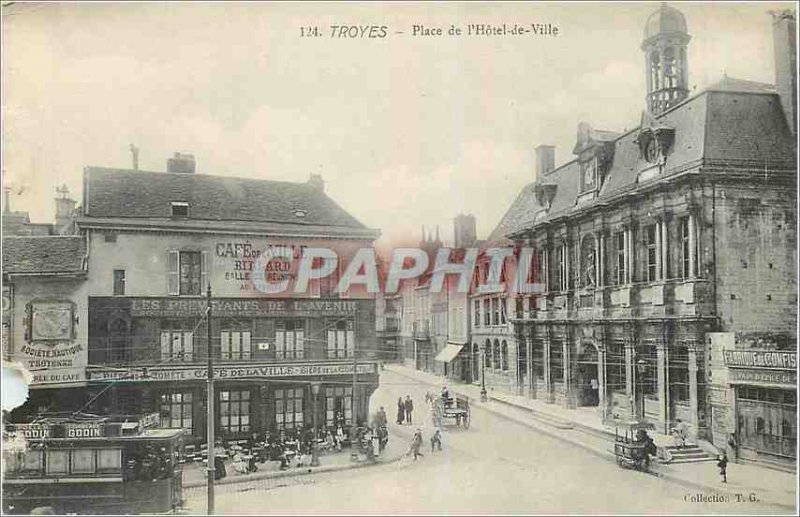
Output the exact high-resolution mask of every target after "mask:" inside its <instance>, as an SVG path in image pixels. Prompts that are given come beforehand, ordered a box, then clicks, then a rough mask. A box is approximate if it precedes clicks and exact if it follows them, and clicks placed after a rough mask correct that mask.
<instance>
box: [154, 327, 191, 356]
mask: <svg viewBox="0 0 800 517" xmlns="http://www.w3.org/2000/svg"><path fill="white" fill-rule="evenodd" d="M192 328H193V325H192V323H191V322H188V321H177V320H175V321H169V320H168V321H162V322H161V360H162V361H191V360H192V358H193V356H194V342H193V336H192Z"/></svg>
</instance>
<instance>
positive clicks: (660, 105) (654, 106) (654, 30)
mask: <svg viewBox="0 0 800 517" xmlns="http://www.w3.org/2000/svg"><path fill="white" fill-rule="evenodd" d="M690 39H691V36H689V33H688V32H687V30H686V18H684V16H683V13H681V12H680V11H678V10H677V9H675V8H673V7H670V6H668V5H667V4H666V2H662V4H661V7H660V8H659V9H658V11H656V12H654V13H653V14H651V15H650V17H649V18H647V23H646V24H645V28H644V41H643V42H642V50H643V51H644V56H645V70H646V73H647V110H648V111H650V112H651V113H653V114H654V115H658V114H660V113H663V112H664V111H666V110H668V109H669V108H671V107H673V106H675V105H676V104H679V103H680V102H682V101H683V100H684V99H686V97H688V95H689V86H688V85H689V75H688V62H687V58H686V47H687V45H688V44H689V40H690Z"/></svg>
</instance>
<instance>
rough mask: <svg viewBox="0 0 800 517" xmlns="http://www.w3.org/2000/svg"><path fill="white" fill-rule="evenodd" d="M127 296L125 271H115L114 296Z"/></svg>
mask: <svg viewBox="0 0 800 517" xmlns="http://www.w3.org/2000/svg"><path fill="white" fill-rule="evenodd" d="M124 295H125V270H124V269H115V270H114V296H124Z"/></svg>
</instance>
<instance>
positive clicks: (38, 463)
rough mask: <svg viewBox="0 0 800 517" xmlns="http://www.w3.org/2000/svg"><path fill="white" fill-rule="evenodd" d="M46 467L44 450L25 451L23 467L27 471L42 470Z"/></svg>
mask: <svg viewBox="0 0 800 517" xmlns="http://www.w3.org/2000/svg"><path fill="white" fill-rule="evenodd" d="M42 467H44V451H25V459H24V460H23V463H22V469H23V470H27V471H41V470H42Z"/></svg>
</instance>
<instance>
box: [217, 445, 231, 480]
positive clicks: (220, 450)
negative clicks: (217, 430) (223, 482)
mask: <svg viewBox="0 0 800 517" xmlns="http://www.w3.org/2000/svg"><path fill="white" fill-rule="evenodd" d="M213 451H214V479H222V478H224V477H225V476H227V475H228V473H227V472H226V470H225V456H226V452H225V447H223V445H222V440H217V441H216V445H215V446H214V449H213Z"/></svg>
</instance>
